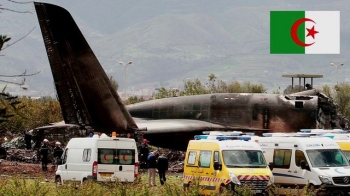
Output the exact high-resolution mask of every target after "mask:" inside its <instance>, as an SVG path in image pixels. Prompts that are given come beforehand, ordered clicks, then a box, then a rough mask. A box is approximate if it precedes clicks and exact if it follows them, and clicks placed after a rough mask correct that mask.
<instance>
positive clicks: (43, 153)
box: [39, 139, 63, 171]
mask: <svg viewBox="0 0 350 196" xmlns="http://www.w3.org/2000/svg"><path fill="white" fill-rule="evenodd" d="M48 144H49V140H48V139H44V140H43V145H42V146H41V148H40V152H39V153H40V159H41V167H42V170H43V171H47V164H48V162H49V160H48V156H49V146H48ZM62 154H63V149H62V147H61V143H60V142H58V141H57V142H56V143H55V148H54V149H53V157H54V158H55V160H56V165H59V164H60V162H61V156H62Z"/></svg>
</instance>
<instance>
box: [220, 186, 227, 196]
mask: <svg viewBox="0 0 350 196" xmlns="http://www.w3.org/2000/svg"><path fill="white" fill-rule="evenodd" d="M225 189H226V186H225V185H224V184H221V185H220V187H219V195H221V194H223V193H224V190H225Z"/></svg>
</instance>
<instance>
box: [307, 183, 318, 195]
mask: <svg viewBox="0 0 350 196" xmlns="http://www.w3.org/2000/svg"><path fill="white" fill-rule="evenodd" d="M315 190H316V188H315V186H314V185H313V184H310V185H309V187H308V188H307V195H315V196H317V193H316V192H315Z"/></svg>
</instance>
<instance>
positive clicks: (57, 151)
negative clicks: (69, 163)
mask: <svg viewBox="0 0 350 196" xmlns="http://www.w3.org/2000/svg"><path fill="white" fill-rule="evenodd" d="M62 154H63V149H62V147H61V143H60V142H58V141H57V142H56V143H55V148H54V149H53V157H55V159H56V166H58V165H59V164H61V156H62Z"/></svg>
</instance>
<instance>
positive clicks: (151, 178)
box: [147, 151, 158, 187]
mask: <svg viewBox="0 0 350 196" xmlns="http://www.w3.org/2000/svg"><path fill="white" fill-rule="evenodd" d="M157 156H158V152H157V151H154V152H152V153H151V154H150V155H149V156H148V158H147V168H148V186H149V187H151V186H156V168H157Z"/></svg>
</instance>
